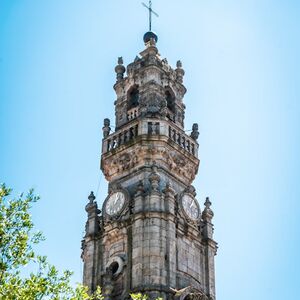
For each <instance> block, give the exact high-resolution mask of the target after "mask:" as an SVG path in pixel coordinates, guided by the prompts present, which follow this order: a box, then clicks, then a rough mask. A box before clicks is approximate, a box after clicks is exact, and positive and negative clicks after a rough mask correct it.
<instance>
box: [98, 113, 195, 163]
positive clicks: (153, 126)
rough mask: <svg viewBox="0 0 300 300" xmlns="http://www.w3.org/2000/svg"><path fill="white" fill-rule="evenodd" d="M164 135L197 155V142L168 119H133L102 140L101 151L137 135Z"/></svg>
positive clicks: (106, 150)
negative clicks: (133, 120)
mask: <svg viewBox="0 0 300 300" xmlns="http://www.w3.org/2000/svg"><path fill="white" fill-rule="evenodd" d="M141 135H148V136H155V135H160V136H166V137H168V138H169V139H170V140H171V141H172V142H174V143H176V144H177V145H178V146H179V147H180V148H182V149H184V150H185V151H187V152H189V153H190V154H192V155H194V156H195V157H198V144H197V143H196V142H195V141H194V140H193V139H192V138H191V137H190V136H188V135H187V134H185V132H184V131H182V130H180V129H179V128H178V127H176V126H173V125H172V124H170V122H168V121H164V120H155V119H150V118H149V119H148V118H147V119H143V120H135V122H133V123H131V124H129V125H128V126H126V127H124V128H122V129H119V130H118V131H117V132H115V133H112V134H110V135H109V136H108V137H107V138H106V139H104V140H103V146H102V153H107V152H110V151H111V150H113V149H116V148H118V147H119V146H121V145H124V144H126V143H128V142H130V141H133V140H134V139H136V137H137V136H141Z"/></svg>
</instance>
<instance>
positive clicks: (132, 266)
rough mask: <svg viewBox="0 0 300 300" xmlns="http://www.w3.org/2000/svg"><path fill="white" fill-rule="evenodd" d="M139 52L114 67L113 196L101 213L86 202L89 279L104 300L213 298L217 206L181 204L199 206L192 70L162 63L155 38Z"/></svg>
mask: <svg viewBox="0 0 300 300" xmlns="http://www.w3.org/2000/svg"><path fill="white" fill-rule="evenodd" d="M140 55H141V56H140V57H136V59H135V60H134V62H133V63H131V64H129V65H128V66H127V69H126V70H125V67H124V66H123V60H122V59H121V58H119V60H118V65H117V67H116V69H115V71H116V74H117V82H116V84H115V86H114V88H115V91H116V94H117V100H116V101H115V107H116V131H115V132H114V133H111V128H110V122H109V120H108V119H106V120H105V122H104V127H103V137H104V138H103V142H102V156H101V169H102V171H103V173H104V175H105V177H106V179H107V180H108V181H109V194H108V196H107V197H106V196H105V195H103V200H104V199H105V201H104V204H103V208H102V214H101V212H100V211H99V210H98V208H97V204H96V202H95V198H94V196H93V197H92V198H91V199H92V200H91V199H90V203H89V204H88V205H87V213H88V222H87V226H86V235H85V237H84V240H83V242H82V248H83V253H82V258H83V260H84V278H83V282H84V284H86V285H87V286H88V287H89V288H90V290H91V291H93V290H95V288H96V286H97V285H100V286H103V291H104V293H105V299H127V297H128V295H129V292H131V291H133V292H145V293H147V294H148V295H149V296H150V299H154V298H156V297H162V298H163V299H204V300H212V299H215V273H214V256H215V255H216V250H217V244H216V243H215V242H214V241H213V225H212V222H211V221H212V217H213V213H212V210H211V209H210V205H211V203H210V201H209V199H207V200H206V202H205V209H204V210H203V212H202V214H201V211H200V210H199V207H198V204H197V205H195V206H194V207H193V209H198V211H196V212H197V214H196V215H198V216H199V217H198V218H195V219H192V218H191V217H189V214H188V213H187V212H186V211H184V209H186V208H184V206H183V203H182V197H183V195H185V194H188V195H189V198H188V199H194V200H195V197H196V191H195V189H194V187H193V186H191V184H192V182H193V180H194V178H195V176H196V174H197V172H198V167H199V159H198V143H197V139H198V136H199V132H198V125H197V124H194V125H193V130H192V133H191V135H190V136H189V135H187V134H186V133H185V131H184V113H185V105H184V103H183V97H184V94H185V92H186V89H185V87H184V86H183V76H184V70H183V69H182V64H181V62H180V61H178V62H177V68H176V70H173V69H172V68H171V67H170V66H169V64H168V62H167V60H166V59H161V57H160V55H159V54H158V50H157V48H156V46H155V41H151V43H150V42H149V43H148V44H147V47H146V49H145V50H144V51H143V52H141V54H140ZM117 191H118V192H121V193H122V194H123V195H124V199H125V200H124V203H123V204H122V205H120V208H119V210H116V212H115V213H114V215H110V214H109V213H108V212H107V209H106V205H107V203H108V200H109V199H110V197H111V195H113V194H114V193H116V192H117ZM114 201H117V198H116V200H114ZM195 201H196V200H195ZM115 205H117V204H116V203H115ZM192 205H193V204H192V202H191V204H189V206H190V207H192Z"/></svg>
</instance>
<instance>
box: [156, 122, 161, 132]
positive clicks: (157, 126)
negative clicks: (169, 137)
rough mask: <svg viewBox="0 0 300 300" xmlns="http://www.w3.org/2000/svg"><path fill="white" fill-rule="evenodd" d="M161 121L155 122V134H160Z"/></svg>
mask: <svg viewBox="0 0 300 300" xmlns="http://www.w3.org/2000/svg"><path fill="white" fill-rule="evenodd" d="M159 131H160V130H159V123H155V134H159Z"/></svg>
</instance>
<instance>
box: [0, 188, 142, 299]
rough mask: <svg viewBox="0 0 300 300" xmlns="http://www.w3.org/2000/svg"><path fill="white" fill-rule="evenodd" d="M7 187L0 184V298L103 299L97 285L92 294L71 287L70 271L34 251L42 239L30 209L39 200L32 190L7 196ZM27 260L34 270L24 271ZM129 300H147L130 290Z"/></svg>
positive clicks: (85, 290)
mask: <svg viewBox="0 0 300 300" xmlns="http://www.w3.org/2000/svg"><path fill="white" fill-rule="evenodd" d="M10 194H11V189H10V188H7V187H6V186H5V185H4V184H1V185H0V299H1V300H48V299H51V300H104V297H103V296H102V293H101V288H100V287H98V289H97V291H96V292H95V293H94V294H93V295H89V294H88V289H87V287H84V286H82V285H77V287H75V288H74V287H72V285H71V284H70V278H71V275H72V272H70V271H64V272H62V273H61V274H60V273H59V271H58V270H57V268H56V267H54V266H53V265H51V264H49V263H48V261H47V258H46V257H45V256H40V255H37V254H36V253H35V251H34V246H35V245H37V244H38V243H39V242H41V241H43V240H44V237H43V235H42V233H41V232H34V224H33V222H32V219H31V215H30V209H31V207H32V205H33V204H34V203H35V202H37V201H38V200H39V197H38V196H36V195H35V194H34V192H33V190H30V191H29V193H28V194H27V195H24V194H21V195H19V196H18V197H17V198H11V197H10ZM28 264H31V265H32V266H33V267H32V269H33V270H35V272H31V273H30V274H29V275H28V276H25V275H24V272H22V271H24V267H25V266H27V265H28ZM131 298H132V299H133V300H147V299H148V298H147V296H145V295H142V294H131Z"/></svg>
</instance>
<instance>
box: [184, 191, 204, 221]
mask: <svg viewBox="0 0 300 300" xmlns="http://www.w3.org/2000/svg"><path fill="white" fill-rule="evenodd" d="M181 203H182V207H183V209H184V211H185V213H186V214H187V215H188V217H189V218H191V219H192V220H197V219H198V218H199V214H200V210H199V207H198V204H197V202H196V200H195V199H194V198H193V197H192V196H190V195H188V194H185V195H183V196H182V198H181Z"/></svg>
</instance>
